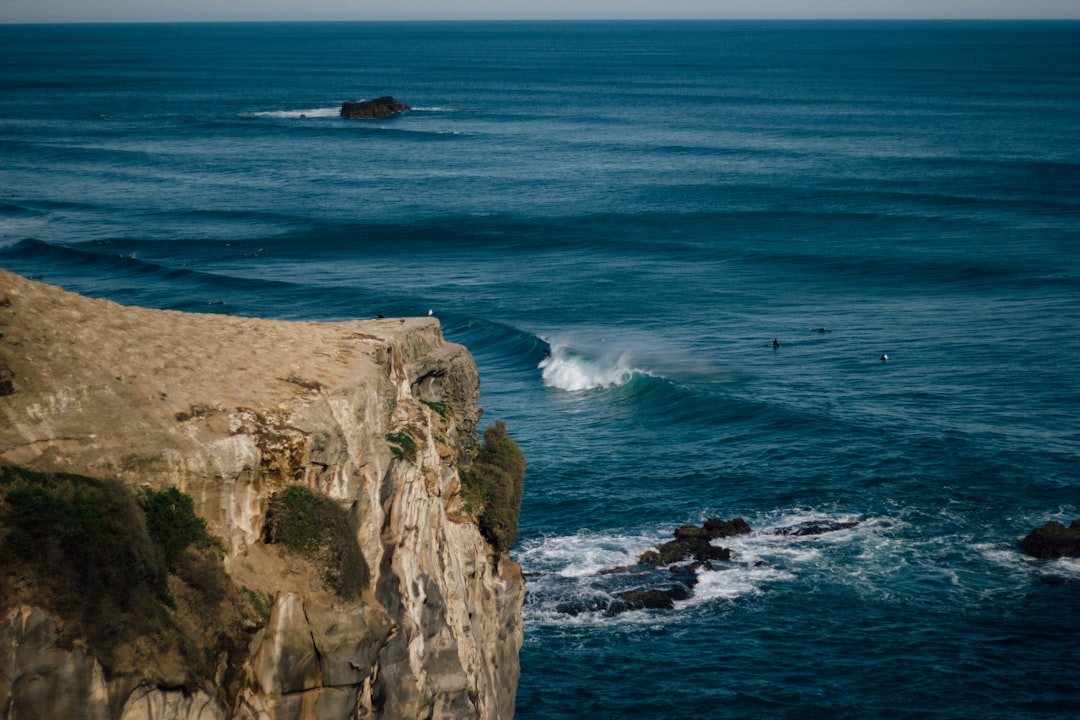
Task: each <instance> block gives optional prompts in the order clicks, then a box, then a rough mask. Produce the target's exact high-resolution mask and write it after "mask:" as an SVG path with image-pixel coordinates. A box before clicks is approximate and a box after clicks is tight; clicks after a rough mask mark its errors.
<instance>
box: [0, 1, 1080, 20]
mask: <svg viewBox="0 0 1080 720" xmlns="http://www.w3.org/2000/svg"><path fill="white" fill-rule="evenodd" d="M609 18H610V19H780V18H798V19H836V18H874V19H878V18H883V19H914V18H930V19H946V18H989V19H1005V18H1032V19H1055V18H1059V19H1080V0H0V23H27V22H29V23H41V22H194V21H284V20H290V21H293V20H530V19H543V20H556V19H564V20H577V19H609Z"/></svg>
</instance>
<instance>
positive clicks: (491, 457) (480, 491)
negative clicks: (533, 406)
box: [460, 420, 525, 553]
mask: <svg viewBox="0 0 1080 720" xmlns="http://www.w3.org/2000/svg"><path fill="white" fill-rule="evenodd" d="M460 475H461V491H462V496H463V497H464V499H465V502H466V503H467V505H468V506H470V507H471V508H472V510H473V512H474V513H476V520H477V524H478V525H479V527H480V533H481V534H482V535H483V536H484V538H485V539H486V540H487V541H488V542H489V543H491V546H492V547H493V548H494V549H495V552H496V553H505V552H508V551H509V550H510V548H512V547H513V546H514V543H515V542H516V541H517V536H518V515H519V514H520V512H521V497H522V494H523V493H524V490H525V455H524V454H523V453H522V452H521V449H520V448H518V446H517V443H515V442H514V441H513V440H511V439H510V437H509V436H508V435H507V434H506V423H504V422H503V421H502V420H499V421H497V422H496V423H495V424H494V425H492V426H491V427H489V428H488V429H487V430H485V431H484V446H483V448H481V450H480V452H479V453H478V454H477V456H476V460H475V462H473V464H472V465H470V466H468V467H464V468H461V471H460Z"/></svg>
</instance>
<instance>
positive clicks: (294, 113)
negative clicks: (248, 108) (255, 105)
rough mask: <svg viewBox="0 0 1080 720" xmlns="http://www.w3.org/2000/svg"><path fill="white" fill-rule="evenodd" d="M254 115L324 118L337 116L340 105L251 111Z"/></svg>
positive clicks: (339, 111) (339, 113)
mask: <svg viewBox="0 0 1080 720" xmlns="http://www.w3.org/2000/svg"><path fill="white" fill-rule="evenodd" d="M251 114H252V115H253V116H254V117H272V118H326V117H339V116H340V115H341V107H340V106H335V107H322V108H311V109H309V110H265V111H262V112H254V113H251Z"/></svg>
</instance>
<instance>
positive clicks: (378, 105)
mask: <svg viewBox="0 0 1080 720" xmlns="http://www.w3.org/2000/svg"><path fill="white" fill-rule="evenodd" d="M411 109H412V108H410V107H409V106H408V105H405V104H404V103H400V102H398V101H397V100H395V99H394V98H392V97H390V96H389V95H386V96H384V97H381V98H375V99H374V100H358V101H355V102H352V101H345V102H344V103H342V104H341V113H340V115H341V117H343V118H359V119H377V118H388V117H390V116H391V115H396V114H398V113H400V112H404V111H405V110H411Z"/></svg>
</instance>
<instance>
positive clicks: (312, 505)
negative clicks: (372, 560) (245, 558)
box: [263, 485, 371, 600]
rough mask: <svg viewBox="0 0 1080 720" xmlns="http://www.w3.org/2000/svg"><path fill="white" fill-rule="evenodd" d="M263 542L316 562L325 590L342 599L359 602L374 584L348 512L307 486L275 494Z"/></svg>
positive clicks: (291, 486)
mask: <svg viewBox="0 0 1080 720" xmlns="http://www.w3.org/2000/svg"><path fill="white" fill-rule="evenodd" d="M263 539H264V540H265V541H266V542H267V543H281V544H283V545H285V547H286V548H288V549H289V550H290V551H292V552H295V553H298V554H300V555H304V556H306V557H309V558H311V559H313V560H314V561H315V562H316V563H317V564H318V565H319V570H320V572H321V573H322V576H323V582H324V583H325V584H326V589H327V590H331V591H332V592H334V593H336V594H337V595H338V596H339V597H341V598H342V599H345V600H355V599H357V598H358V597H360V594H361V593H362V592H363V591H364V590H365V589H366V588H367V586H368V583H369V582H370V581H371V571H370V569H369V568H368V565H367V561H366V560H364V556H363V554H362V553H361V552H360V546H359V545H358V544H357V542H356V533H355V531H354V530H353V528H352V523H350V522H349V515H348V513H347V512H346V511H345V509H344V508H342V507H341V505H339V504H338V503H336V502H334V501H333V500H332V499H330V498H328V497H326V496H325V495H319V494H316V493H313V492H312V491H311V490H308V489H307V488H306V487H301V486H300V485H290V486H289V487H287V488H285V489H284V490H282V491H281V492H277V493H274V495H273V496H272V497H271V498H270V504H269V507H268V508H267V510H266V526H265V530H264V531H263Z"/></svg>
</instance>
